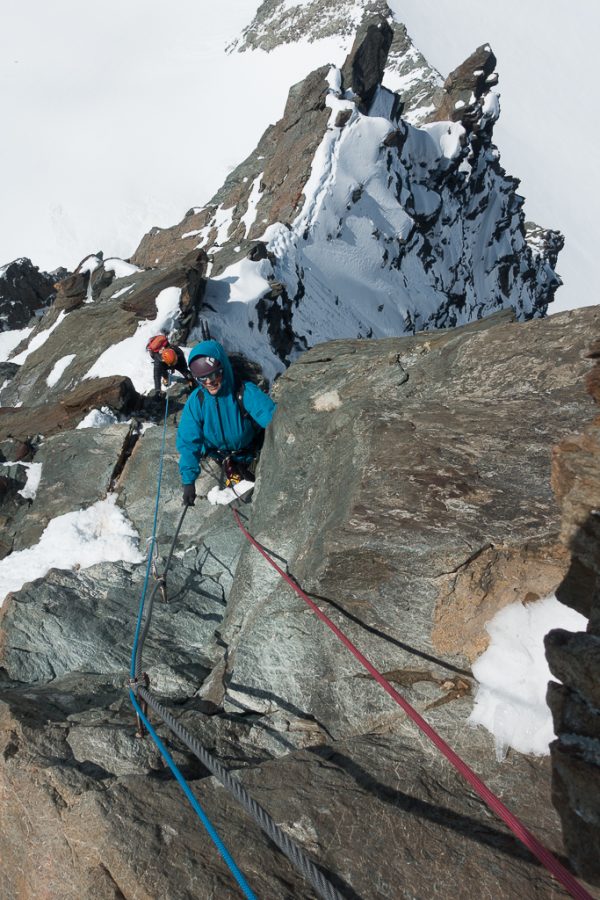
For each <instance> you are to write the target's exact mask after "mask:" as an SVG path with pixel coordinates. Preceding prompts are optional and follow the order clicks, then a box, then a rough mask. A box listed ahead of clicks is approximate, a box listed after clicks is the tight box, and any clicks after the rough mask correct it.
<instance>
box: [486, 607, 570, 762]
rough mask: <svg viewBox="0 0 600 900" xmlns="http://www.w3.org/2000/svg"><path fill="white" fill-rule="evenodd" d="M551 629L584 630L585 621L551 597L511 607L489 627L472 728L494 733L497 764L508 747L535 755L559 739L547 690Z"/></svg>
mask: <svg viewBox="0 0 600 900" xmlns="http://www.w3.org/2000/svg"><path fill="white" fill-rule="evenodd" d="M553 628H565V629H566V630H567V631H582V630H583V631H585V629H586V628H587V619H586V618H585V617H584V616H582V615H581V614H580V613H578V612H575V610H573V609H570V608H569V607H568V606H564V605H563V604H562V603H559V602H558V600H557V599H556V597H554V596H551V597H546V598H545V599H543V600H536V601H535V602H534V603H527V604H524V603H511V604H510V606H506V607H504V609H501V610H500V612H498V613H496V615H495V616H494V618H493V619H492V620H491V621H490V622H488V623H487V625H486V630H487V631H488V633H489V635H490V644H489V647H488V649H487V650H486V651H485V653H483V654H482V655H481V656H480V657H479V659H478V660H477V662H476V663H475V664H474V665H473V674H474V676H475V678H476V679H477V681H478V682H479V687H478V688H477V694H476V697H475V705H474V707H473V711H472V713H471V715H470V717H469V724H471V725H483V726H484V728H487V730H488V731H489V732H491V734H492V735H493V736H494V738H495V741H496V757H497V759H498V761H501V760H502V759H504V757H505V756H506V753H507V750H508V748H509V747H512V748H513V749H514V750H518V751H519V753H531V754H533V755H535V756H546V755H547V754H548V753H549V752H550V751H549V748H548V745H549V744H550V742H551V741H552V740H554V736H555V735H554V730H553V726H552V716H551V714H550V710H549V709H548V706H547V705H546V690H547V687H548V682H549V681H551V680H552V679H553V676H552V675H551V673H550V669H549V668H548V663H547V662H546V656H545V653H544V636H545V635H546V634H548V632H549V631H551V630H552V629H553Z"/></svg>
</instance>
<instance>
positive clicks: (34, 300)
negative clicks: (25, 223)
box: [0, 259, 56, 331]
mask: <svg viewBox="0 0 600 900" xmlns="http://www.w3.org/2000/svg"><path fill="white" fill-rule="evenodd" d="M55 281H56V278H55V277H53V276H52V275H48V273H47V272H40V270H39V269H38V267H37V266H34V265H33V263H32V262H31V260H29V259H15V260H14V262H11V263H9V264H8V265H6V266H2V268H0V331H9V330H12V329H16V328H25V326H26V325H28V324H29V322H30V320H31V319H32V317H33V316H34V315H35V314H36V313H42V312H43V311H44V310H45V309H46V308H47V307H48V306H49V305H50V303H51V302H52V300H53V299H54V297H55V294H56V287H55V284H54V283H55Z"/></svg>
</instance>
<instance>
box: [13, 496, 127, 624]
mask: <svg viewBox="0 0 600 900" xmlns="http://www.w3.org/2000/svg"><path fill="white" fill-rule="evenodd" d="M116 503H117V498H116V496H115V495H112V496H109V497H107V499H106V500H99V501H98V502H97V503H94V504H93V506H89V507H88V508H87V509H79V510H76V511H75V512H70V513H66V514H65V515H63V516H57V517H56V518H55V519H52V520H51V521H50V522H49V524H48V526H47V527H46V529H45V530H44V532H43V534H42V536H41V538H40V540H39V542H38V543H37V544H35V546H33V547H29V548H28V549H27V550H20V551H18V552H15V553H11V554H10V555H9V556H7V557H6V558H5V559H3V560H0V585H1V588H0V606H1V605H2V603H3V602H4V599H5V598H6V596H7V594H9V593H10V592H11V591H19V590H21V588H22V587H23V585H24V584H26V583H27V582H30V581H33V580H34V579H35V578H42V577H43V576H44V575H46V574H47V573H48V572H49V571H50V569H73V568H75V567H76V566H79V567H80V568H82V569H87V568H89V566H93V565H96V563H101V562H117V561H119V560H125V561H127V562H134V563H137V562H142V560H143V556H142V554H141V553H140V551H139V547H138V541H139V536H138V534H137V532H136V531H135V530H134V528H133V526H132V525H131V524H130V522H128V521H127V519H126V518H125V516H124V514H123V512H122V511H121V510H120V509H119V507H118V506H117V505H116Z"/></svg>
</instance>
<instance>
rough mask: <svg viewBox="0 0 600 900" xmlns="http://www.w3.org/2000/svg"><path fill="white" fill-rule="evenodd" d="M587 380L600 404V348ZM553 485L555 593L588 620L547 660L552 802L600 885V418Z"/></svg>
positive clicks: (557, 455) (551, 648)
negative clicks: (562, 559) (559, 559)
mask: <svg viewBox="0 0 600 900" xmlns="http://www.w3.org/2000/svg"><path fill="white" fill-rule="evenodd" d="M589 355H590V356H591V358H592V359H594V360H596V362H595V365H594V368H593V369H592V371H591V372H590V373H589V375H588V378H587V384H588V389H589V391H590V393H591V394H592V396H593V397H594V399H595V400H596V402H598V401H599V400H600V394H599V391H598V384H599V376H600V365H599V363H598V361H597V360H598V358H599V357H600V346H599V345H598V342H597V341H596V342H595V344H594V346H593V347H592V350H591V352H590V354H589ZM552 484H553V487H554V491H555V494H556V497H557V499H558V501H559V503H560V504H561V508H562V526H561V539H562V541H563V543H564V545H565V547H566V548H568V551H569V557H570V566H569V570H568V572H567V575H566V577H565V579H564V581H563V582H562V584H561V585H560V587H559V589H558V591H557V597H558V599H559V600H561V602H562V603H565V604H567V606H571V607H573V608H574V609H576V610H578V612H581V613H582V614H583V615H584V616H587V617H588V618H589V625H588V629H587V632H585V633H583V632H581V633H578V634H571V633H570V632H567V631H564V630H555V631H551V632H550V634H549V635H548V636H547V638H546V655H547V658H548V663H549V665H550V670H551V671H552V674H553V675H554V676H555V677H556V678H558V679H560V682H561V683H560V684H557V683H556V682H551V683H550V685H549V686H548V704H549V705H550V707H551V709H552V713H553V717H554V729H555V731H556V733H557V735H558V739H557V740H556V741H555V742H554V743H553V744H552V746H551V752H552V766H553V768H552V789H553V790H552V793H553V801H554V804H555V806H556V808H557V809H558V811H559V813H560V816H561V820H562V823H563V833H564V838H565V844H566V847H567V849H568V852H569V856H570V858H571V859H572V860H573V863H574V864H575V866H576V869H577V871H578V872H579V873H580V874H581V875H582V876H583V877H584V878H587V879H588V880H589V881H590V882H592V883H593V884H596V885H600V689H599V685H600V562H599V558H598V547H599V546H600V527H599V524H598V512H597V510H598V507H599V506H600V419H599V418H598V417H596V418H595V419H594V420H593V421H592V422H591V423H590V424H589V425H587V426H586V427H585V428H584V430H583V431H582V432H579V433H577V434H573V435H569V436H568V437H566V438H564V440H562V441H561V442H560V443H559V444H558V446H557V447H556V448H555V452H554V457H553V468H552Z"/></svg>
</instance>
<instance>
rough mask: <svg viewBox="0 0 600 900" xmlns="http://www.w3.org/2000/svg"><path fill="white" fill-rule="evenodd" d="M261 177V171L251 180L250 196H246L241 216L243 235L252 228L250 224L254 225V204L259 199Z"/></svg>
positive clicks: (246, 234) (245, 235)
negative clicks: (244, 208)
mask: <svg viewBox="0 0 600 900" xmlns="http://www.w3.org/2000/svg"><path fill="white" fill-rule="evenodd" d="M262 177H263V173H262V172H261V173H260V175H257V176H256V178H255V179H254V181H253V182H252V187H251V189H250V196H249V198H248V209H247V210H246V212H245V213H244V215H243V216H242V219H241V221H242V223H243V225H244V229H245V231H244V237H247V236H248V232H249V231H250V229H251V228H252V226H253V225H254V222H255V220H256V205H257V203H258V201H259V200H260V193H261V191H260V186H261V182H262Z"/></svg>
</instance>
